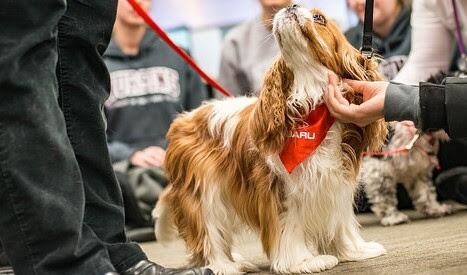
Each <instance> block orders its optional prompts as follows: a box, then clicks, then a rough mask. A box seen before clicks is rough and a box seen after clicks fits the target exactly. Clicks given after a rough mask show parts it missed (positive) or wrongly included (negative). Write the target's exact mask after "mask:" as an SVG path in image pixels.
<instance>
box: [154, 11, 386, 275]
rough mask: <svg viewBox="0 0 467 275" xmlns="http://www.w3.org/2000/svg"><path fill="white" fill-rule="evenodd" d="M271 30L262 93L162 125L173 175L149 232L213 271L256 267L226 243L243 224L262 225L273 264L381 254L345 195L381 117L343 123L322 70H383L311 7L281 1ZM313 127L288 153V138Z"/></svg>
mask: <svg viewBox="0 0 467 275" xmlns="http://www.w3.org/2000/svg"><path fill="white" fill-rule="evenodd" d="M273 33H274V35H275V37H276V40H277V42H278V43H279V45H280V48H281V55H280V56H279V57H278V59H277V60H276V62H275V63H274V64H273V65H272V67H271V68H270V69H269V71H268V72H267V73H266V75H265V78H264V83H263V85H262V89H261V91H260V94H259V97H251V98H245V97H243V98H229V99H225V100H221V101H213V102H209V103H206V104H204V105H203V106H201V107H199V108H198V109H196V110H194V111H192V112H189V113H185V114H182V115H180V116H179V117H178V118H177V119H176V120H175V121H174V122H173V124H172V126H171V128H170V130H169V132H168V134H167V138H168V141H169V146H168V149H167V155H166V162H165V165H166V171H167V175H168V178H169V180H170V183H171V184H170V186H169V187H168V188H167V189H166V190H165V192H164V194H163V196H162V197H161V199H160V201H159V203H158V205H157V206H156V208H155V210H154V214H153V215H154V216H155V217H156V218H157V222H156V236H157V239H158V240H159V241H169V240H172V239H174V238H175V237H177V236H179V237H181V238H182V239H183V240H184V241H185V243H186V247H187V249H188V251H189V252H190V256H191V257H190V262H191V264H192V265H195V266H202V265H206V266H208V267H210V268H211V269H212V270H213V271H214V272H215V273H216V274H229V273H241V272H247V271H252V270H255V267H254V266H253V265H252V264H250V263H248V262H246V261H245V260H243V259H241V257H240V256H237V255H236V254H235V253H232V244H233V236H234V234H235V233H236V232H238V230H239V229H240V228H241V227H243V226H246V227H248V228H249V229H251V230H252V231H254V232H256V233H258V234H259V238H260V240H261V243H262V246H263V250H264V252H265V253H266V255H267V256H268V258H269V260H270V262H271V269H272V271H274V272H278V273H311V272H319V271H323V270H326V269H330V268H332V267H334V266H335V265H337V263H338V261H359V260H363V259H368V258H373V257H377V256H379V255H382V254H384V253H385V249H384V247H383V246H382V245H380V244H378V243H375V242H366V241H364V240H363V239H362V237H361V236H360V234H359V225H358V223H357V221H356V218H355V215H354V212H353V202H354V199H353V198H354V190H355V188H356V176H357V174H358V171H359V166H360V161H361V155H362V152H363V151H364V150H366V149H367V148H369V149H370V150H374V149H376V148H379V147H380V146H382V143H383V141H384V137H385V136H386V132H387V131H386V124H385V123H384V122H383V121H378V122H376V123H373V124H370V125H369V126H367V127H365V128H360V127H357V126H356V125H353V124H343V123H340V122H338V121H334V119H333V118H332V117H330V116H329V112H328V110H327V108H326V107H325V105H323V93H324V90H325V89H326V88H327V85H328V74H330V73H334V74H336V75H338V76H340V77H341V78H350V79H359V80H380V79H381V76H380V75H379V74H378V72H377V69H376V68H377V64H376V61H375V60H373V59H366V58H364V57H362V56H361V54H360V52H359V51H358V50H356V49H355V48H353V47H352V46H351V45H350V44H349V43H348V42H347V41H346V39H345V37H344V36H343V35H342V33H341V32H340V31H339V29H338V27H337V26H336V24H335V23H334V22H332V21H331V20H329V19H328V18H327V17H326V16H325V15H324V14H323V13H322V12H320V11H319V10H317V9H313V10H311V11H310V10H308V9H304V8H301V7H299V6H297V5H293V6H290V7H288V8H286V9H282V10H281V11H279V12H278V13H277V14H276V16H275V18H274V27H273ZM344 90H345V91H344V93H345V96H346V98H347V99H348V100H349V101H350V102H353V103H356V104H358V103H361V100H362V98H361V96H359V95H358V94H357V93H354V92H353V91H351V90H350V89H349V88H347V89H344ZM317 114H318V115H317ZM308 117H315V119H312V120H313V121H318V122H319V123H318V124H320V123H321V124H320V125H321V126H323V125H324V127H321V128H320V129H321V130H320V132H318V133H309V132H308V133H305V134H302V133H298V130H297V129H301V127H305V126H309V125H308V122H307V121H308V120H307V118H308ZM323 121H324V122H323ZM320 137H321V140H320V143H319V145H318V146H317V147H316V146H315V147H314V148H313V149H310V150H309V149H307V150H306V155H305V157H301V159H300V160H299V161H294V160H295V159H296V156H295V155H292V154H293V151H294V150H293V149H294V147H295V146H296V145H297V146H299V147H298V148H306V147H307V145H306V144H305V146H304V147H300V146H302V141H303V142H305V141H306V140H311V141H313V140H315V139H320ZM295 153H297V154H298V155H300V154H303V151H302V149H300V150H298V152H295ZM290 160H292V165H290V164H291V162H290Z"/></svg>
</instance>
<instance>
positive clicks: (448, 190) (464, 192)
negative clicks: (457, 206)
mask: <svg viewBox="0 0 467 275" xmlns="http://www.w3.org/2000/svg"><path fill="white" fill-rule="evenodd" d="M435 185H436V189H437V191H438V193H439V195H440V196H441V197H442V198H443V199H450V200H455V201H456V202H458V203H463V204H467V167H463V166H460V167H456V168H452V169H449V170H447V171H444V172H443V173H441V174H439V176H438V177H437V178H436V180H435Z"/></svg>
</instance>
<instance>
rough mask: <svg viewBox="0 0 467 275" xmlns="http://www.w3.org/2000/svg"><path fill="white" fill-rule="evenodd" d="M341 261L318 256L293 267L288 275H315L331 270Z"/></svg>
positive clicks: (327, 256) (330, 256)
mask: <svg viewBox="0 0 467 275" xmlns="http://www.w3.org/2000/svg"><path fill="white" fill-rule="evenodd" d="M338 262H339V261H338V260H337V258H336V257H334V256H332V255H318V256H315V257H312V258H309V259H306V260H304V261H303V262H302V263H300V264H299V265H297V266H294V267H291V268H290V270H287V272H286V273H313V272H321V271H325V270H327V269H331V268H333V267H335V266H336V265H337V263H338Z"/></svg>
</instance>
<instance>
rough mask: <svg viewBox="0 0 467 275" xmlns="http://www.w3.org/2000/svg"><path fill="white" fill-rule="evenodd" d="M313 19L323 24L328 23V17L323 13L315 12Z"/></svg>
mask: <svg viewBox="0 0 467 275" xmlns="http://www.w3.org/2000/svg"><path fill="white" fill-rule="evenodd" d="M313 21H314V22H315V23H318V24H321V25H326V18H324V16H323V15H321V14H313Z"/></svg>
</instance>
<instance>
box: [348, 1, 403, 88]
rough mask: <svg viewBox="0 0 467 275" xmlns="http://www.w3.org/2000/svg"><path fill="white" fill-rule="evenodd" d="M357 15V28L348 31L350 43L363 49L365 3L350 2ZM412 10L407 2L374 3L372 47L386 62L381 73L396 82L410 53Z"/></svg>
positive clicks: (382, 63)
mask: <svg viewBox="0 0 467 275" xmlns="http://www.w3.org/2000/svg"><path fill="white" fill-rule="evenodd" d="M347 4H348V6H349V7H350V9H351V10H352V11H353V12H355V14H356V15H357V17H358V19H359V22H358V25H357V26H355V27H352V28H350V29H348V30H347V31H346V32H345V36H346V37H347V40H349V42H350V44H352V45H353V46H354V47H355V48H357V49H358V48H360V47H361V44H362V39H363V20H364V18H365V0H347ZM410 15H411V9H410V7H409V6H408V5H407V4H405V3H404V0H375V2H374V13H373V33H374V37H373V48H374V49H375V50H376V53H377V54H378V55H381V56H382V57H383V58H384V59H382V60H381V63H380V71H381V73H382V74H383V75H384V76H385V78H386V79H388V80H391V79H393V78H394V77H395V76H396V75H397V73H398V72H399V71H400V69H401V68H402V66H403V65H404V63H405V62H406V61H407V57H408V55H409V53H410V46H411V33H412V32H411V26H410Z"/></svg>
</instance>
